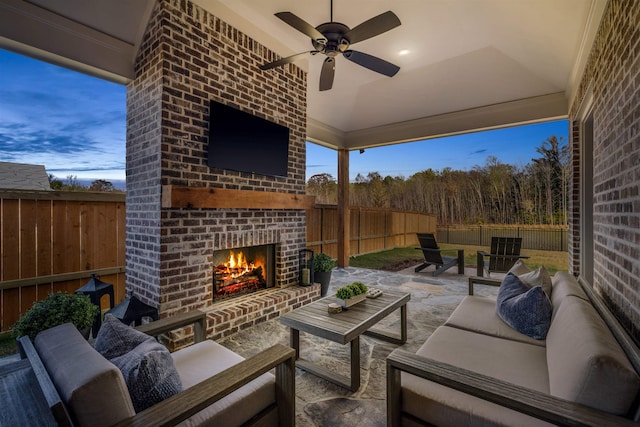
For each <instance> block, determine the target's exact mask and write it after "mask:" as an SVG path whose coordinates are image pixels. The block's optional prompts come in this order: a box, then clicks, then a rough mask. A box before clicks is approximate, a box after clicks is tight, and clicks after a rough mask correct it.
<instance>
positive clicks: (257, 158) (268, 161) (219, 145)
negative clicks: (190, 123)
mask: <svg viewBox="0 0 640 427" xmlns="http://www.w3.org/2000/svg"><path fill="white" fill-rule="evenodd" d="M288 163H289V128H288V127H286V126H282V125H279V124H277V123H274V122H271V121H269V120H266V119H263V118H260V117H257V116H254V115H252V114H249V113H245V112H244V111H240V110H238V109H236V108H233V107H229V106H227V105H224V104H221V103H219V102H216V101H211V104H210V109H209V159H208V164H209V167H211V168H220V169H230V170H234V171H239V172H249V173H255V174H260V175H269V176H284V177H286V176H287V172H288Z"/></svg>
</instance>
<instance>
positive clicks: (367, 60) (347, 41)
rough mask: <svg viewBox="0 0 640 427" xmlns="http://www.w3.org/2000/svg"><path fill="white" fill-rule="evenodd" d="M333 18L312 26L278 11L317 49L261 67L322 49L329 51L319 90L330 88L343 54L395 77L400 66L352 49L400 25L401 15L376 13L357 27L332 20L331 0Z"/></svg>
mask: <svg viewBox="0 0 640 427" xmlns="http://www.w3.org/2000/svg"><path fill="white" fill-rule="evenodd" d="M330 13H331V15H330V18H331V21H330V22H325V23H324V24H320V25H318V26H317V27H315V28H314V27H312V26H311V24H309V23H307V22H306V21H304V20H303V19H302V18H299V17H297V16H296V15H294V14H293V13H291V12H278V13H276V14H275V15H276V16H277V17H278V18H280V19H282V20H283V21H284V22H286V23H287V24H289V25H291V26H292V27H293V28H295V29H296V30H298V31H300V32H301V33H303V34H305V35H307V36H308V37H310V38H311V44H312V45H313V48H314V50H312V51H307V52H301V53H297V54H295V55H292V56H288V57H286V58H282V59H279V60H277V61H273V62H269V63H267V64H264V65H261V66H260V69H262V70H269V69H271V68H275V67H279V66H281V65H284V64H289V63H292V62H294V61H296V60H297V59H299V58H301V57H303V56H304V55H308V54H311V55H315V54H318V53H322V54H324V55H326V58H325V60H324V63H323V64H322V71H321V72H320V90H321V91H323V90H329V89H331V87H332V86H333V76H334V74H335V61H336V56H338V55H339V54H342V56H344V57H345V58H347V59H348V60H349V61H351V62H355V63H356V64H358V65H361V66H363V67H365V68H368V69H370V70H372V71H375V72H377V73H380V74H384V75H385V76H389V77H392V76H394V75H395V74H396V73H397V72H398V71H399V70H400V67H398V66H397V65H394V64H392V63H390V62H387V61H385V60H384V59H380V58H378V57H375V56H372V55H369V54H366V53H363V52H358V51H357V50H351V49H349V46H351V45H352V44H355V43H358V42H361V41H363V40H367V39H369V38H371V37H375V36H377V35H380V34H382V33H384V32H386V31H389V30H391V29H393V28H395V27H397V26H399V25H400V19H399V18H398V17H397V16H396V14H395V13H393V12H391V11H389V12H385V13H382V14H380V15H378V16H375V17H373V18H371V19H369V20H367V21H365V22H363V23H362V24H360V25H357V26H356V27H354V28H349V27H347V26H346V25H344V24H342V23H340V22H333V0H331V11H330Z"/></svg>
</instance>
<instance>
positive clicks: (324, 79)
mask: <svg viewBox="0 0 640 427" xmlns="http://www.w3.org/2000/svg"><path fill="white" fill-rule="evenodd" d="M335 72H336V60H335V58H332V57H327V58H325V60H324V62H323V63H322V71H321V72H320V90H321V91H323V90H329V89H331V87H333V76H334V74H335Z"/></svg>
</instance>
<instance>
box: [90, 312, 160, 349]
mask: <svg viewBox="0 0 640 427" xmlns="http://www.w3.org/2000/svg"><path fill="white" fill-rule="evenodd" d="M149 338H151V339H153V337H151V336H149V335H147V334H145V333H143V332H140V331H139V330H137V329H134V328H132V327H131V326H128V325H125V324H124V323H122V322H121V321H120V320H119V319H118V318H117V317H115V316H112V315H111V314H107V315H106V316H105V317H104V322H103V323H102V326H101V327H100V330H99V331H98V336H97V337H96V342H95V343H94V345H93V348H95V349H96V351H97V352H98V353H100V354H101V355H103V356H104V357H105V358H106V359H109V360H111V359H113V358H114V357H118V356H122V355H123V354H125V353H128V352H130V351H131V350H133V349H134V348H136V347H137V346H138V345H140V344H141V343H142V342H144V341H146V340H148V339H149Z"/></svg>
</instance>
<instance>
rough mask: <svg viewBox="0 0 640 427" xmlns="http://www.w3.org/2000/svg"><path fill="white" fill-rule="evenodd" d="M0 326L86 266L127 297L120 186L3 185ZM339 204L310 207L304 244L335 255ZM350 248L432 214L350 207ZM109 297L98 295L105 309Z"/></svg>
mask: <svg viewBox="0 0 640 427" xmlns="http://www.w3.org/2000/svg"><path fill="white" fill-rule="evenodd" d="M0 220H1V221H0V332H4V331H8V330H9V329H10V328H11V326H12V325H13V324H14V323H15V322H16V321H17V320H18V318H19V317H20V315H21V314H22V313H24V312H25V311H26V310H28V309H29V308H30V307H31V306H32V305H33V303H34V302H35V301H38V300H40V299H42V298H45V297H46V296H47V295H48V294H49V293H50V292H57V291H62V292H74V291H75V290H76V289H78V288H80V287H81V286H83V285H84V284H85V283H87V281H88V279H89V278H90V277H91V273H96V274H97V275H98V276H99V277H100V280H102V281H104V282H107V283H112V284H113V285H114V291H115V301H116V304H118V303H119V302H120V301H122V300H123V299H124V297H125V274H124V271H125V194H123V193H89V192H59V191H7V190H0ZM337 224H338V212H337V208H336V206H316V207H315V208H314V209H309V210H308V211H307V242H308V243H307V246H308V247H309V248H310V249H313V250H314V251H316V252H320V251H322V252H325V253H327V254H328V255H330V256H332V257H334V258H335V257H337V254H338V249H337V230H338V226H337ZM350 227H351V228H350V231H351V241H350V248H351V255H358V254H364V253H369V252H377V251H381V250H384V249H392V248H396V247H403V246H409V245H416V244H417V243H418V241H417V238H416V233H417V232H431V233H435V231H436V217H435V216H434V215H428V214H421V213H415V212H402V211H396V210H392V209H381V208H357V207H356V208H351V217H350ZM107 301H108V298H107V297H106V296H105V297H104V298H103V301H102V303H103V304H102V308H103V309H105V308H107V307H108V305H107Z"/></svg>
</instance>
